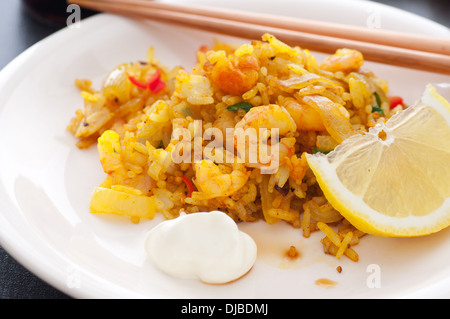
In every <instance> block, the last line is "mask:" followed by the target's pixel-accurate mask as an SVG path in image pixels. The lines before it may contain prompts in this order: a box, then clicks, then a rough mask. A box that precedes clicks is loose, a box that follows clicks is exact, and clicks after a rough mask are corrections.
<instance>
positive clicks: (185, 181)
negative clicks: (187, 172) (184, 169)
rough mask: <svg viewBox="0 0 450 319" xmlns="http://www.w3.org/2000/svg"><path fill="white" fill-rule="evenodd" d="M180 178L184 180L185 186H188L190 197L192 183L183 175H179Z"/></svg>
mask: <svg viewBox="0 0 450 319" xmlns="http://www.w3.org/2000/svg"><path fill="white" fill-rule="evenodd" d="M180 177H181V179H182V180H183V181H184V183H185V184H186V186H187V188H188V197H191V195H192V192H193V191H195V189H194V185H193V184H192V182H191V181H190V180H188V179H187V178H186V177H185V176H183V175H181V176H180Z"/></svg>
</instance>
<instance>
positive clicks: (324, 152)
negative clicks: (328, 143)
mask: <svg viewBox="0 0 450 319" xmlns="http://www.w3.org/2000/svg"><path fill="white" fill-rule="evenodd" d="M312 153H313V154H316V153H322V154H328V153H330V151H321V150H319V149H318V148H317V147H316V146H313V148H312Z"/></svg>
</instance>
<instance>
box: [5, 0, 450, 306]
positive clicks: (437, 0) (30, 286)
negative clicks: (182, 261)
mask: <svg viewBox="0 0 450 319" xmlns="http://www.w3.org/2000/svg"><path fill="white" fill-rule="evenodd" d="M28 1H29V2H31V3H32V2H33V1H35V0H28ZM52 1H53V4H52V6H51V7H50V8H48V10H47V12H51V11H57V9H58V6H57V5H56V6H55V3H57V2H60V1H54V0H52ZM375 2H380V3H384V4H388V5H391V6H393V7H397V8H400V9H403V10H406V11H410V12H413V13H416V14H418V15H421V16H423V17H426V18H428V19H430V20H433V21H436V22H438V23H440V24H443V25H445V26H447V27H450V1H448V0H428V1H425V0H392V1H388V0H379V1H375ZM29 9H30V7H26V6H25V5H24V3H23V2H22V1H21V0H0V69H2V68H3V67H5V66H6V65H7V64H8V63H9V62H10V61H12V60H13V59H14V58H15V57H16V56H17V55H18V54H20V53H21V52H22V51H24V50H25V49H27V48H28V47H30V46H31V45H33V44H34V43H36V42H38V41H39V40H41V39H43V38H45V37H46V36H48V35H50V34H52V33H54V32H55V31H57V30H59V29H60V28H62V27H64V26H65V21H66V17H67V16H68V15H69V13H65V11H66V10H65V9H66V4H65V3H62V7H61V5H60V12H63V14H65V16H63V17H62V18H61V19H60V21H58V20H57V19H56V18H55V19H54V21H55V22H53V23H49V22H48V20H45V21H47V22H44V21H43V19H42V18H41V17H40V16H36V15H35V14H33V13H32V12H30V10H29ZM92 14H95V13H94V12H91V11H86V10H82V17H87V16H90V15H92ZM0 298H1V299H65V298H70V297H69V296H67V295H65V294H64V293H62V292H60V291H58V290H56V289H54V288H53V287H51V286H49V285H48V284H46V283H45V282H43V281H42V280H41V279H39V278H37V277H36V276H35V275H33V274H32V273H30V272H29V271H28V270H27V269H25V268H24V267H23V266H21V265H20V264H19V263H17V262H16V261H15V260H14V258H13V257H11V256H10V255H9V254H8V253H6V252H5V251H4V250H3V249H2V248H1V246H0Z"/></svg>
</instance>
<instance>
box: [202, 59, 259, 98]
mask: <svg viewBox="0 0 450 319" xmlns="http://www.w3.org/2000/svg"><path fill="white" fill-rule="evenodd" d="M258 70H259V63H258V60H257V59H256V58H255V57H253V56H239V57H236V56H233V55H230V56H229V57H227V58H223V59H220V60H219V61H218V62H217V63H216V65H215V66H214V68H213V70H212V74H211V79H212V82H213V83H215V84H217V86H219V88H220V89H221V90H222V91H224V92H225V93H228V94H233V95H242V94H244V93H245V92H247V91H248V90H250V89H251V88H252V87H254V86H255V85H256V82H257V81H258V78H259V73H258Z"/></svg>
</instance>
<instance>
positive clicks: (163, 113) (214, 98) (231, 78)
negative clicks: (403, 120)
mask: <svg viewBox="0 0 450 319" xmlns="http://www.w3.org/2000/svg"><path fill="white" fill-rule="evenodd" d="M76 84H77V86H78V87H79V88H80V90H81V95H82V96H83V98H84V107H83V108H81V109H79V110H77V111H76V114H75V116H74V118H73V119H72V120H71V122H70V124H69V126H68V130H69V131H70V132H71V133H73V135H74V136H75V137H76V138H77V139H78V142H77V146H78V147H79V148H87V147H90V146H91V145H93V144H96V143H97V147H98V150H99V157H100V162H101V163H102V166H103V169H104V172H105V181H104V182H103V183H102V184H101V185H99V186H98V187H97V189H96V190H95V192H94V194H93V196H92V199H91V211H92V212H93V213H114V214H121V215H126V216H129V217H130V218H131V220H132V221H133V222H135V223H136V222H139V220H140V219H141V218H153V216H154V215H155V214H163V215H164V217H165V218H167V219H173V218H176V217H177V216H179V215H180V213H182V212H183V213H186V214H190V213H196V212H205V211H213V210H220V211H223V212H225V213H227V214H228V215H229V216H231V217H232V218H233V219H234V220H235V221H236V222H254V221H258V220H264V221H266V222H267V223H269V224H274V223H278V222H285V223H288V224H290V225H292V227H295V228H298V229H299V231H301V232H302V234H303V236H305V237H309V236H310V234H311V233H312V232H314V231H322V232H323V233H324V235H325V237H324V238H323V239H322V244H323V247H324V251H325V253H328V254H331V255H334V256H336V257H337V258H340V256H342V255H346V256H347V257H348V258H350V259H351V260H353V261H357V260H358V254H357V253H356V252H355V251H354V250H353V249H352V248H351V247H352V246H354V245H356V244H358V242H359V239H360V238H361V237H362V236H363V235H364V233H362V232H360V231H358V230H357V229H355V228H354V227H353V226H352V225H351V224H350V223H349V222H348V221H346V220H345V219H344V218H343V217H342V216H341V215H340V214H339V212H338V211H336V210H335V209H334V208H333V207H332V206H331V205H330V204H329V203H328V202H327V200H326V198H325V197H324V195H323V193H322V191H321V189H320V187H319V186H318V184H317V181H316V178H315V176H314V174H313V173H312V171H311V170H310V169H309V167H308V164H307V162H306V159H305V156H304V154H305V153H314V152H324V153H327V152H330V151H332V150H333V149H334V148H335V147H336V146H337V145H338V144H340V143H341V142H342V141H343V140H344V139H345V138H347V137H349V136H351V135H353V134H359V133H362V132H366V131H368V129H369V128H370V127H373V126H374V125H375V124H377V123H378V122H380V121H386V119H387V118H389V117H390V116H391V115H392V114H394V113H395V112H397V111H400V110H401V109H402V108H403V107H404V106H402V105H401V104H399V105H397V106H396V107H395V108H392V109H391V107H390V103H389V98H388V95H387V94H388V86H387V82H386V81H385V80H383V79H380V78H378V77H377V76H376V75H375V74H374V73H373V72H371V71H369V70H366V69H365V67H364V58H363V56H362V54H361V53H360V52H358V51H355V50H351V49H346V48H343V49H339V50H337V51H336V53H334V54H332V55H330V56H328V57H326V58H325V59H324V60H323V61H321V62H319V61H317V59H316V57H315V56H314V55H313V54H312V53H311V52H309V51H308V50H307V49H303V48H300V47H292V46H288V45H286V44H285V43H283V42H281V41H279V40H278V39H277V38H275V37H274V36H272V35H270V34H264V35H263V36H262V39H261V40H254V41H252V42H251V43H244V44H229V43H221V42H218V41H216V42H215V43H214V45H213V46H212V47H206V46H202V47H200V48H199V50H198V52H197V64H196V65H195V66H194V67H193V68H192V70H190V71H187V70H185V69H183V68H182V67H178V66H177V67H173V68H169V67H167V66H164V65H162V64H161V63H160V62H159V60H158V59H157V58H155V55H154V49H153V48H151V49H149V51H148V54H147V57H146V59H145V61H136V62H134V63H124V64H121V65H119V66H117V67H116V68H115V69H113V70H112V71H111V73H110V74H109V75H108V76H107V77H106V78H105V80H104V82H103V85H102V87H101V88H100V89H98V90H96V89H94V88H92V83H91V82H90V81H89V80H80V79H78V80H76ZM238 128H247V129H248V128H254V129H259V128H265V129H269V130H270V129H273V128H275V129H277V134H278V139H277V140H276V136H275V135H272V136H271V134H270V133H265V134H264V133H263V134H260V133H259V132H258V131H256V130H255V131H256V135H255V136H247V138H248V139H249V140H251V138H252V137H255V139H254V140H253V141H256V143H257V144H258V143H266V144H270V143H272V142H273V140H276V143H277V144H276V146H277V148H276V150H277V151H278V153H277V161H276V163H272V162H270V161H271V160H272V158H269V160H268V161H267V158H265V159H266V161H263V159H264V158H263V156H262V154H259V153H257V154H256V159H254V160H253V161H249V159H248V158H244V160H239V159H240V158H241V155H242V154H240V153H239V152H241V153H242V152H244V153H245V152H246V151H247V150H248V148H249V144H248V143H251V142H249V141H248V140H245V139H244V140H243V141H240V142H238V138H239V136H238V134H234V135H231V137H230V134H228V133H229V131H227V129H228V130H229V129H234V132H236V129H238ZM180 130H181V132H184V133H189V134H187V135H188V137H186V134H184V135H183V136H182V137H181V138H180V136H179V135H177V134H174V133H175V132H179V131H180ZM199 132H200V133H199ZM205 132H213V133H215V134H214V136H215V138H214V139H212V138H211V136H207V135H208V134H205ZM219 133H222V134H219ZM212 140H213V141H215V142H220V143H218V144H216V145H215V146H216V147H215V148H214V151H213V152H211V151H210V149H208V145H209V146H210V145H211V144H210V143H212V142H211V141H212ZM227 142H230V144H231V145H233V146H235V147H236V148H237V149H234V151H231V152H230V151H229V150H228V149H225V147H224V145H228V144H226V143H227ZM217 145H222V147H220V146H219V147H217ZM243 145H244V146H243ZM270 145H272V146H273V145H275V144H270ZM181 146H182V147H181ZM180 150H181V151H180ZM174 154H176V155H177V156H174ZM224 154H225V157H226V156H228V157H226V158H227V159H228V161H225V160H223V159H224V156H223V155H224ZM198 155H200V157H198ZM247 155H248V154H247ZM244 157H245V156H244ZM180 158H182V159H183V160H182V161H180V160H179V159H180ZM272 164H276V165H275V166H271V168H272V171H269V170H267V168H268V166H270V165H272ZM273 168H274V169H273ZM342 242H344V243H345V247H341V246H342V245H341V243H342Z"/></svg>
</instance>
